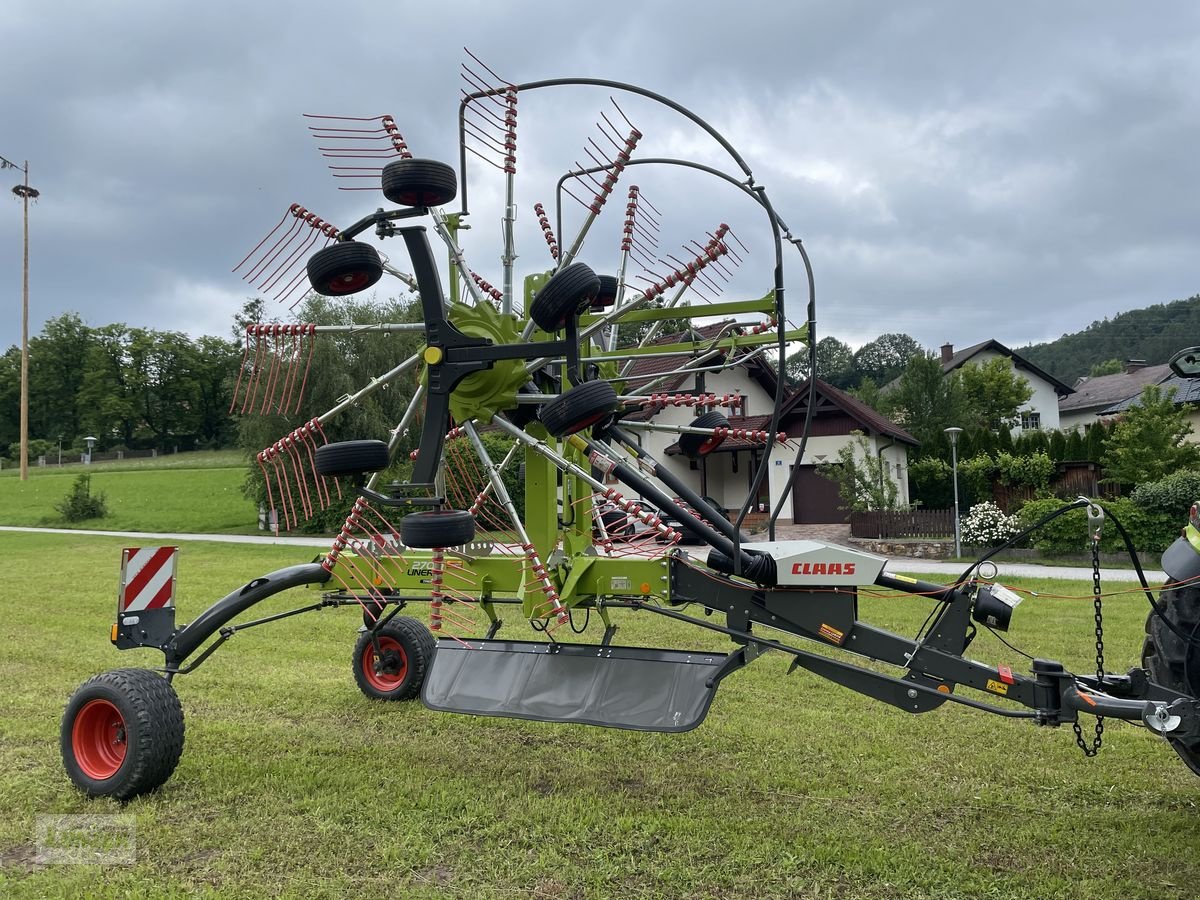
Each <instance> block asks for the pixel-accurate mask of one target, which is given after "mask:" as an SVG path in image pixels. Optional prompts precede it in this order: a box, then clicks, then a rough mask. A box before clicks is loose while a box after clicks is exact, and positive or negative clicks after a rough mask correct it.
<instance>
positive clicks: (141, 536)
mask: <svg viewBox="0 0 1200 900" xmlns="http://www.w3.org/2000/svg"><path fill="white" fill-rule="evenodd" d="M3 531H18V532H28V533H34V534H79V535H102V536H105V537H123V538H132V539H135V540H139V541H161V542H167V543H169V542H176V541H217V542H222V543H227V544H278V545H282V546H292V547H328V546H329V544H330V538H327V537H276V536H274V535H257V534H177V533H172V532H156V533H151V532H145V531H92V530H89V529H83V528H19V527H13V526H7V525H0V532H3ZM688 552H689V553H691V554H692V555H693V556H701V554H699V553H696V552H695V548H688ZM1153 561H1154V562H1157V561H1158V560H1157V558H1155V559H1154V560H1153ZM1145 562H1150V560H1146V561H1145ZM964 568H966V567H965V566H964V565H963V564H962V563H947V562H937V561H935V560H928V559H907V558H903V557H896V558H893V559H892V560H891V561H890V562H889V563H888V565H887V569H888V571H891V572H927V573H930V574H936V575H944V576H946V578H947V580H949V579H951V578H955V577H957V576H958V575H961V574H962V571H963V569H964ZM997 569H998V570H999V575H1000V576H1001V577H1004V578H1064V579H1067V580H1072V581H1091V579H1092V570H1091V568H1090V567H1087V566H1081V567H1074V566H1039V565H1033V564H1031V563H998V564H997ZM1100 579H1101V581H1133V582H1136V581H1137V573H1136V572H1134V571H1133V570H1132V569H1107V568H1106V569H1101V570H1100ZM1146 579H1147V581H1149V583H1150V586H1151V587H1154V586H1155V585H1157V584H1159V583H1161V582H1163V581H1165V580H1166V576H1165V575H1164V573H1163V572H1161V571H1159V570H1157V569H1146Z"/></svg>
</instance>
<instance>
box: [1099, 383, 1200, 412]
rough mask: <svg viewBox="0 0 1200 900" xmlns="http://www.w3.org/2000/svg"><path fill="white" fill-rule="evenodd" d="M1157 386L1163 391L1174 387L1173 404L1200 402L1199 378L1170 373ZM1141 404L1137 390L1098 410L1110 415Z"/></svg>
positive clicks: (1140, 397) (1139, 393) (1140, 396)
mask: <svg viewBox="0 0 1200 900" xmlns="http://www.w3.org/2000/svg"><path fill="white" fill-rule="evenodd" d="M1159 387H1161V388H1162V389H1163V391H1164V392H1166V391H1169V390H1171V388H1174V389H1175V405H1176V406H1180V405H1182V404H1184V403H1200V378H1180V377H1179V376H1178V375H1172V376H1171V377H1170V378H1166V379H1164V380H1162V381H1160V382H1159ZM1141 405H1142V395H1141V392H1140V391H1139V392H1138V393H1136V394H1134V395H1133V396H1132V397H1126V398H1125V399H1124V400H1122V401H1120V402H1119V403H1114V404H1113V405H1112V406H1109V407H1107V408H1105V409H1103V410H1101V411H1100V413H1099V414H1100V415H1105V416H1112V415H1116V414H1117V413H1122V412H1124V411H1125V410H1127V409H1130V408H1131V407H1134V406H1141Z"/></svg>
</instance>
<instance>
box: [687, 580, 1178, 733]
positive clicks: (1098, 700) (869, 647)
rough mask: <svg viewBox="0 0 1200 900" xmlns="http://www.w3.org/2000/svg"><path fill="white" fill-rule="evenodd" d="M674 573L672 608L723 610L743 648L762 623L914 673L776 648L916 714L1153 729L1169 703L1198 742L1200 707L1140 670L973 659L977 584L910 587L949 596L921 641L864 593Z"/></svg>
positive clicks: (892, 585)
mask: <svg viewBox="0 0 1200 900" xmlns="http://www.w3.org/2000/svg"><path fill="white" fill-rule="evenodd" d="M670 577H671V603H672V605H683V604H693V603H694V604H699V605H701V606H703V607H705V609H707V610H712V611H715V612H723V613H724V614H725V618H726V622H727V623H728V628H723V629H719V630H721V631H724V632H726V633H728V634H730V636H731V637H732V638H733V639H734V640H735V641H737V642H739V643H748V642H752V641H755V640H757V639H758V638H757V636H756V635H754V634H752V628H753V626H754V625H755V624H761V625H764V626H768V627H771V628H775V629H778V630H781V631H785V632H788V633H791V634H794V635H796V636H798V637H802V638H805V639H807V640H811V641H815V642H817V643H821V644H825V645H827V646H835V647H840V648H842V649H844V650H848V651H850V652H852V653H855V654H857V655H859V656H863V657H866V658H868V659H873V660H878V661H880V662H885V663H889V664H891V665H895V666H903V667H907V668H908V670H909V671H908V673H907V674H906V675H905V677H904V678H894V677H892V676H890V675H885V674H882V673H879V672H874V671H871V670H869V669H864V668H861V667H858V666H853V665H849V664H847V663H844V662H841V661H838V660H835V659H831V658H829V657H827V656H823V655H820V654H816V653H810V652H807V651H804V650H799V649H796V648H793V647H789V646H784V645H779V644H776V643H775V642H773V641H771V642H767V643H768V645H769V646H772V647H775V648H777V649H781V650H784V651H786V652H788V653H791V654H792V655H793V656H794V662H793V664H792V668H795V667H797V666H800V667H803V668H805V669H808V670H810V671H812V672H814V673H815V674H817V675H820V676H821V677H823V678H827V679H829V680H831V681H834V682H836V683H838V684H841V685H842V686H844V687H848V688H850V689H851V690H854V691H856V692H858V693H861V694H865V695H867V696H870V697H873V698H875V699H877V700H882V701H883V702H885V703H888V704H890V705H892V706H895V707H897V708H899V709H903V710H905V711H907V712H912V713H920V712H926V711H928V710H930V709H934V708H936V707H938V706H940V705H942V704H943V703H945V702H946V701H947V700H951V699H953V700H955V702H959V703H965V704H966V705H969V706H973V707H976V708H981V709H984V710H986V711H989V712H994V713H999V714H1002V715H1008V716H1019V717H1027V718H1033V719H1034V720H1035V721H1036V722H1037V723H1038V724H1040V725H1059V724H1062V723H1063V722H1075V721H1077V720H1078V713H1079V712H1080V711H1082V712H1086V713H1090V714H1092V715H1101V716H1111V717H1113V718H1120V719H1126V720H1131V721H1140V722H1142V723H1146V724H1148V723H1149V722H1150V721H1151V718H1152V717H1153V716H1154V715H1155V714H1156V713H1159V712H1161V711H1162V710H1163V708H1164V707H1166V708H1168V709H1169V710H1170V712H1171V713H1172V714H1174V715H1178V716H1180V717H1181V718H1182V719H1183V722H1182V723H1181V724H1180V726H1179V728H1178V729H1177V730H1176V731H1174V732H1172V737H1180V736H1190V735H1193V734H1195V733H1197V731H1198V730H1200V701H1198V700H1196V699H1195V698H1191V697H1187V696H1185V695H1182V694H1178V693H1176V692H1174V691H1171V690H1169V689H1167V688H1164V687H1162V686H1161V685H1157V684H1154V683H1153V682H1151V681H1149V679H1148V678H1147V677H1146V674H1145V672H1144V671H1143V670H1140V669H1135V670H1132V671H1131V672H1130V674H1129V675H1125V676H1119V675H1106V676H1105V677H1104V678H1103V679H1092V678H1087V677H1083V678H1077V677H1076V676H1074V675H1072V674H1071V673H1070V672H1067V671H1066V670H1065V669H1064V668H1063V666H1062V665H1061V664H1060V663H1057V662H1054V661H1051V660H1035V661H1034V664H1033V673H1034V677H1033V678H1028V677H1026V676H1023V675H1019V674H1016V673H1013V672H1011V671H1009V670H1008V669H1007V668H1005V669H1003V670H1001V669H1000V668H999V667H993V666H988V665H985V664H983V663H980V662H976V661H974V660H969V659H966V658H964V657H963V656H962V653H963V652H964V651H965V650H966V647H967V646H968V645H969V644H970V640H971V638H972V637H973V635H974V628H973V626H972V625H971V621H970V614H971V605H972V603H973V596H974V592H973V590H972V589H971V586H970V585H965V586H961V587H950V588H947V587H945V586H939V585H932V584H925V583H917V584H916V585H904V587H905V588H906V589H908V590H910V591H915V592H919V593H922V594H934V592H935V591H937V592H940V593H938V594H937V596H936V598H935V599H938V600H939V601H940V602H942V603H943V604H944V606H943V608H942V611H941V612H940V613H939V615H938V617H937V619H936V620H935V622H934V624H933V627H932V628H931V629H930V631H929V633H928V634H927V635H926V636H925V637H924V638H923V639H922V641H921V642H920V643H919V644H918V643H917V642H916V641H912V640H910V639H908V638H904V637H901V636H900V635H897V634H893V633H891V632H888V631H885V630H883V629H880V628H876V627H874V626H871V625H867V624H865V623H863V622H859V621H858V619H857V601H858V595H857V591H855V590H853V589H845V588H832V587H830V588H812V589H796V588H775V589H763V588H760V587H758V586H756V585H751V584H748V583H746V582H740V581H736V580H734V579H732V578H730V577H728V576H726V575H717V574H716V573H708V572H703V571H701V570H699V569H698V568H696V567H694V566H692V565H687V564H683V563H682V562H681V561H680V560H679V559H678V558H674V559H673V560H672V565H671V576H670ZM879 583H880V584H881V585H882V586H885V587H889V588H896V587H900V586H901V583H899V582H897V581H896V580H895V579H893V578H891V577H889V576H888V575H887V574H886V573H884V574H883V575H881V576H880V579H879ZM789 671H790V670H789ZM959 684H961V685H964V686H966V687H971V688H975V689H977V690H980V691H983V692H985V693H989V694H991V695H993V696H997V697H1002V698H1004V699H1007V700H1012V701H1015V702H1017V703H1019V704H1020V705H1022V706H1025V707H1027V708H1029V709H1032V710H1034V712H1033V713H1024V714H1022V713H1014V712H1013V711H1011V710H1008V709H1005V708H1002V707H995V706H990V705H987V704H982V703H979V702H975V701H968V700H966V699H964V698H958V697H953V696H952V693H953V690H954V688H955V686H956V685H959Z"/></svg>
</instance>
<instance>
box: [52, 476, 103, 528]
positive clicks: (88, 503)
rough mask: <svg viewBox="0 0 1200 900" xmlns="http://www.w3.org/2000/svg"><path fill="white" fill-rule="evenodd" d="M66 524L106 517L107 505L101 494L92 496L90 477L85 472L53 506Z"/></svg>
mask: <svg viewBox="0 0 1200 900" xmlns="http://www.w3.org/2000/svg"><path fill="white" fill-rule="evenodd" d="M54 508H55V509H57V510H58V511H59V512H60V513H61V514H62V517H63V518H64V519H66V520H67V521H68V522H84V521H86V520H88V519H102V518H104V517H105V516H106V515H108V505H107V503H106V502H105V497H104V495H103V494H95V495H93V494H92V476H91V475H88V474H87V473H86V472H84V473H81V474H80V475H78V476H77V477H76V478H75V483H74V484H73V485H72V486H71V490H70V491H69V492H68V493H67V496H65V497H64V498H63V499H62V501H61V502H60V503H57V504H55V506H54Z"/></svg>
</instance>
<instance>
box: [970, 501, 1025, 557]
mask: <svg viewBox="0 0 1200 900" xmlns="http://www.w3.org/2000/svg"><path fill="white" fill-rule="evenodd" d="M1020 530H1021V526H1020V524H1019V523H1018V520H1017V517H1016V516H1006V515H1005V514H1004V512H1003V511H1002V510H1001V509H1000V507H998V506H997V505H996V504H995V503H992V502H991V501H990V500H985V501H983V502H982V503H976V504H975V505H974V506H972V507H971V511H970V512H969V513H968V514H967V516H966V518H964V519H963V521H962V527H961V529H960V534H961V537H962V542H963V543H964V544H967V545H969V546H972V547H995V546H997V545H999V544H1003V543H1005V542H1006V541H1008V540H1010V539H1011V538H1012V537H1013V536H1014V535H1015V534H1016V533H1017V532H1018V531H1020Z"/></svg>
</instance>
